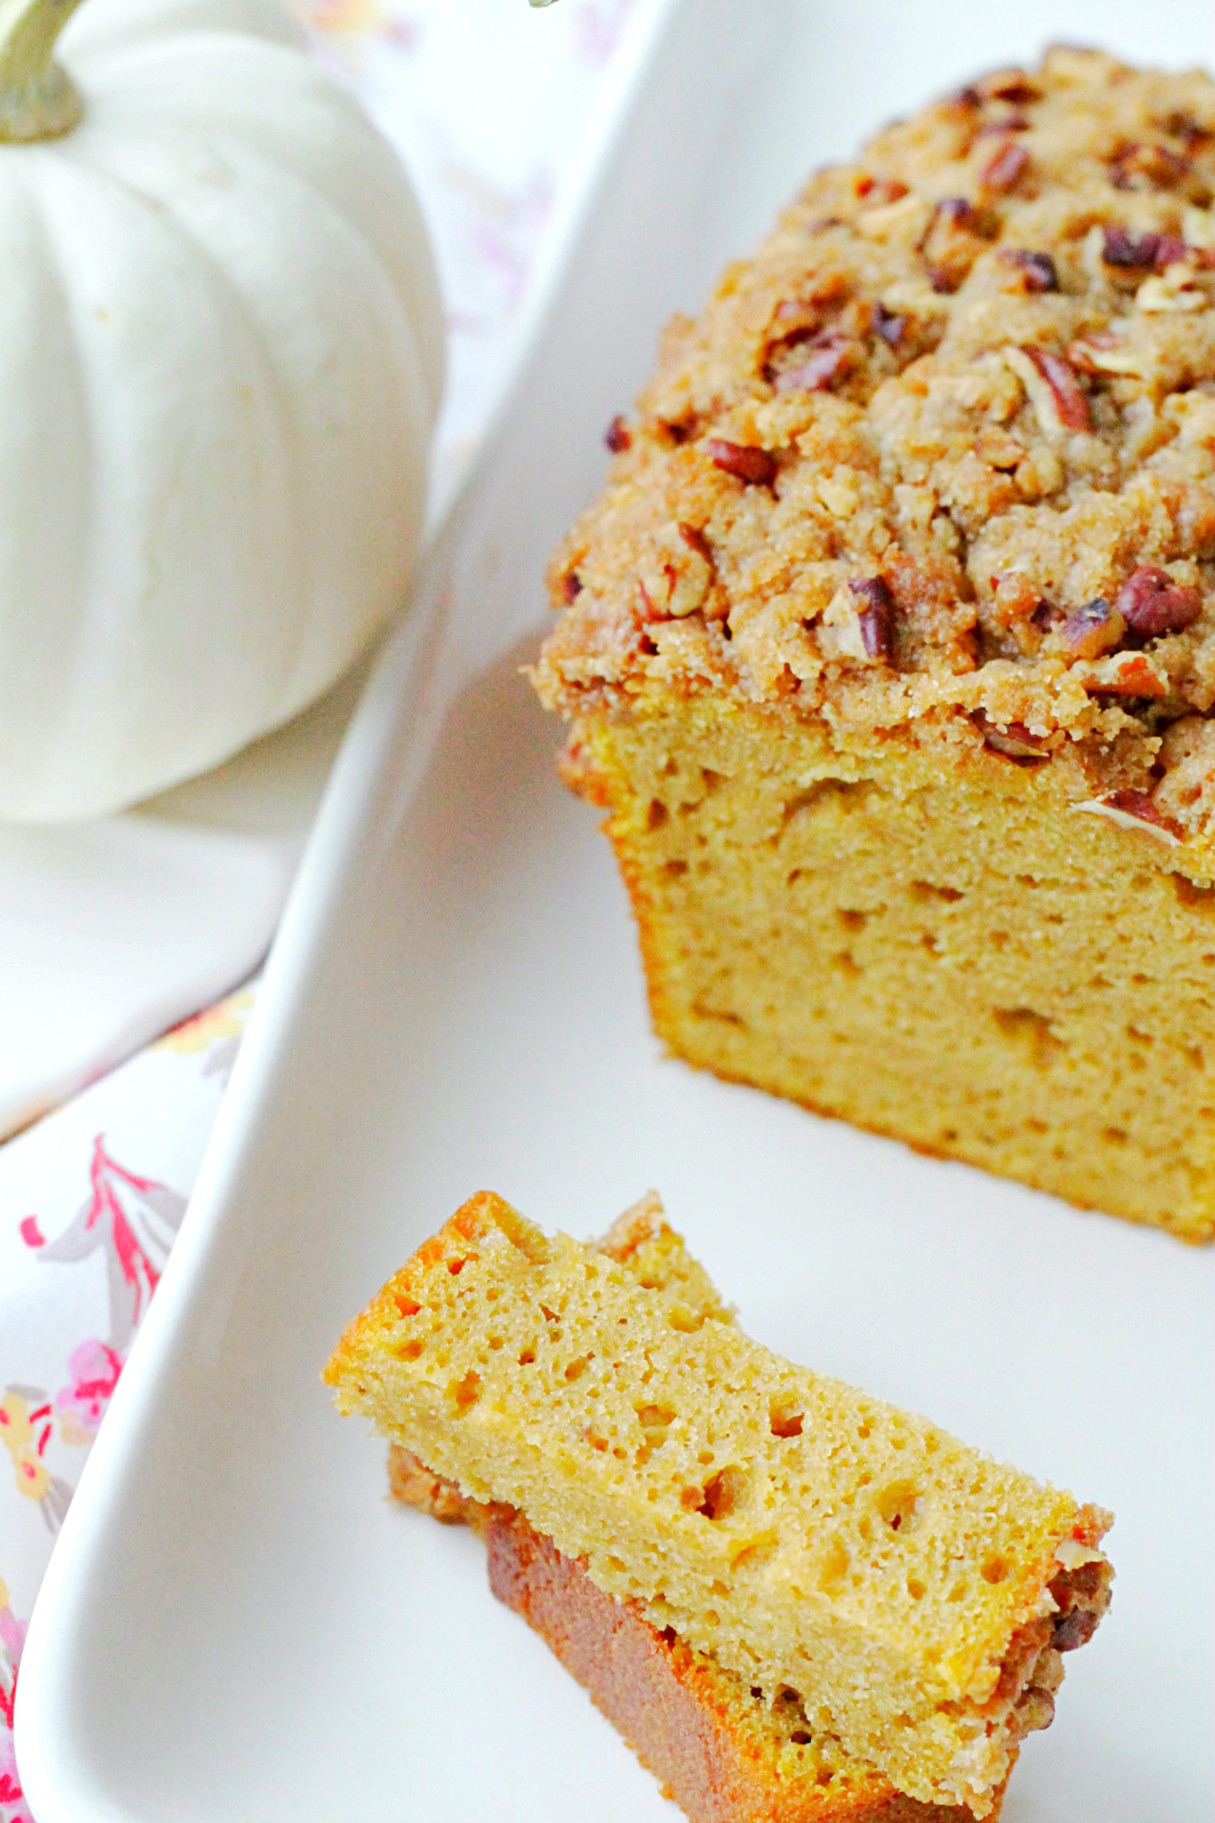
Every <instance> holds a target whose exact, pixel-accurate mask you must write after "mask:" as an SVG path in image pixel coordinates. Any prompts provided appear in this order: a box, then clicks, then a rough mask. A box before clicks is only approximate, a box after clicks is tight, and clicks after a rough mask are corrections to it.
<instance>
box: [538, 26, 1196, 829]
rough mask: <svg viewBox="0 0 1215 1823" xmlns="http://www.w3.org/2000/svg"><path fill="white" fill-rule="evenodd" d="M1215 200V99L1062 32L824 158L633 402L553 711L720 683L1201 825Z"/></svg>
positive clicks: (566, 576) (572, 580) (558, 566)
mask: <svg viewBox="0 0 1215 1823" xmlns="http://www.w3.org/2000/svg"><path fill="white" fill-rule="evenodd" d="M1213 202H1215V83H1213V82H1212V81H1211V79H1210V78H1209V77H1207V76H1205V75H1203V74H1202V73H1199V72H1190V73H1186V74H1180V75H1169V74H1163V73H1160V72H1153V71H1146V72H1140V71H1136V70H1132V69H1129V68H1127V67H1126V66H1124V65H1122V64H1119V63H1117V62H1115V61H1113V60H1112V59H1111V58H1109V57H1106V56H1104V55H1102V54H1100V53H1098V52H1095V51H1078V50H1074V49H1070V48H1067V49H1064V48H1056V49H1054V50H1052V51H1050V52H1049V53H1048V54H1047V56H1046V58H1045V60H1044V62H1043V64H1042V67H1041V68H1040V69H1039V70H1036V71H1033V72H1027V71H1024V70H1006V71H1001V72H998V73H997V74H995V75H992V76H989V77H987V78H985V79H983V80H981V81H978V82H976V83H974V84H973V85H972V86H970V87H967V88H965V89H963V90H962V91H961V92H960V93H959V94H957V95H954V96H951V97H950V98H948V99H947V100H944V101H941V102H938V103H936V104H935V105H933V106H931V107H929V108H927V109H926V110H924V111H923V112H922V113H920V114H918V115H916V116H915V117H914V118H913V119H911V120H909V121H906V122H902V123H899V124H898V125H896V126H893V127H891V128H889V129H888V130H887V131H885V132H883V133H882V134H880V135H879V136H878V137H877V138H876V139H875V140H874V141H873V142H872V143H871V144H870V146H869V147H868V148H867V150H866V151H865V153H864V154H863V155H862V157H861V159H860V162H859V163H857V164H853V165H841V166H836V167H832V168H830V169H828V170H825V171H823V172H821V173H819V174H818V175H817V176H815V177H814V178H813V179H812V180H811V181H810V183H809V184H808V185H807V187H806V188H805V190H804V191H803V193H802V194H801V196H800V197H799V199H798V200H797V201H796V202H795V203H794V205H793V206H792V207H791V208H790V209H789V210H788V211H787V213H786V214H785V215H784V217H783V218H782V219H781V221H780V222H779V224H778V226H777V228H776V230H775V231H774V233H773V234H772V235H771V236H770V237H769V239H768V240H767V241H766V242H765V243H764V245H763V246H762V247H761V248H760V250H759V252H758V253H757V254H756V256H755V257H754V258H753V259H750V260H747V261H743V262H739V263H737V264H735V265H733V266H731V267H730V268H729V269H728V270H727V272H726V273H725V275H724V277H723V279H722V281H721V283H720V285H719V286H718V289H717V292H716V293H715V295H714V297H713V298H712V300H711V301H710V303H709V305H708V308H707V309H706V311H705V313H704V315H703V316H702V317H701V319H700V320H699V322H696V323H693V322H691V321H689V320H687V319H684V318H679V319H676V321H675V322H674V323H673V324H672V325H671V327H670V328H669V330H668V331H667V334H666V337H665V339H664V344H663V350H662V357H661V360H660V365H659V369H658V372H657V374H656V376H655V378H654V380H653V381H652V382H651V384H650V385H649V387H648V388H647V390H646V392H645V393H644V394H643V396H642V398H641V400H640V402H639V404H638V406H637V409H636V411H635V412H634V413H633V415H632V416H630V417H628V418H618V419H616V420H614V422H613V424H612V426H611V429H610V431H609V437H608V442H609V447H610V448H611V450H612V451H613V463H612V469H611V474H610V479H609V485H608V487H607V490H606V492H605V494H604V495H603V497H602V498H601V499H600V501H599V502H598V503H597V504H596V505H595V506H594V507H593V508H592V509H591V510H590V511H589V512H588V513H586V514H585V515H584V516H583V518H582V520H581V521H580V522H579V524H578V525H577V526H576V527H575V529H574V531H573V532H572V533H571V535H570V536H569V538H568V539H567V540H566V542H565V544H564V545H563V547H562V548H561V550H560V551H559V552H558V554H557V556H556V558H555V559H554V564H553V568H552V578H551V580H552V591H553V597H554V601H555V603H556V605H558V606H560V607H563V608H564V609H565V612H564V614H563V617H562V620H561V622H560V623H559V625H558V628H557V630H556V631H555V632H554V634H553V635H552V636H551V637H550V639H549V641H548V642H547V644H546V647H545V650H544V653H543V655H542V657H541V660H540V662H539V665H538V666H537V670H536V674H535V675H536V682H537V685H538V687H539V688H540V691H541V694H542V695H543V696H544V697H545V699H546V700H547V701H548V702H549V703H550V704H551V705H553V706H555V707H558V708H560V709H561V710H562V711H563V712H565V713H566V714H570V715H579V714H581V713H583V712H585V711H586V710H587V709H588V708H592V707H595V706H607V707H609V708H619V707H623V706H625V705H627V704H628V703H629V702H630V701H633V700H636V699H637V698H639V697H642V698H643V697H644V696H645V695H646V694H647V693H652V692H660V693H669V692H670V691H672V690H693V689H704V688H710V689H716V690H724V691H726V692H729V693H731V694H733V695H735V696H737V697H739V698H741V699H743V700H746V701H748V702H751V703H754V704H759V705H764V706H768V707H771V708H772V709H773V710H775V711H778V712H781V713H788V714H793V715H798V716H806V717H816V716H822V717H825V718H826V719H827V720H828V721H829V722H830V723H831V724H832V726H833V727H834V728H836V729H837V730H838V731H840V732H843V733H846V732H847V731H849V730H851V731H855V732H856V733H858V734H864V733H866V732H872V731H879V730H892V731H905V732H906V733H908V734H910V735H911V736H913V737H914V738H916V739H921V740H932V739H945V740H948V741H951V742H954V743H959V742H960V743H964V744H969V745H971V746H974V747H979V746H983V747H986V748H987V749H988V750H989V751H991V752H994V753H996V754H998V755H1000V756H1001V757H1002V758H1004V759H1005V760H1007V761H1008V762H1009V763H1011V764H1016V765H1020V766H1037V765H1040V764H1041V763H1042V762H1044V761H1054V762H1056V763H1058V764H1059V765H1060V766H1061V767H1063V768H1066V770H1067V773H1068V784H1069V787H1070V788H1071V789H1073V791H1074V795H1075V796H1076V797H1077V798H1080V797H1083V798H1086V799H1091V800H1093V801H1094V802H1095V803H1098V804H1100V803H1102V802H1103V801H1105V800H1107V799H1109V798H1111V797H1112V796H1114V795H1116V794H1122V798H1123V800H1124V801H1123V802H1122V804H1121V806H1119V805H1118V804H1115V805H1114V806H1113V808H1114V809H1115V810H1116V811H1118V812H1119V814H1122V815H1125V816H1126V817H1128V818H1129V819H1130V820H1131V821H1132V822H1141V823H1143V824H1144V826H1147V827H1150V828H1154V829H1156V830H1157V831H1160V830H1163V831H1164V832H1165V833H1166V835H1169V836H1171V837H1172V838H1173V839H1184V838H1185V837H1186V836H1187V835H1191V834H1194V833H1196V832H1198V831H1200V830H1203V829H1205V828H1206V827H1207V825H1208V822H1209V820H1210V818H1211V815H1212V812H1215V745H1213V742H1215V735H1212V730H1211V724H1210V723H1209V722H1208V718H1209V717H1211V713H1212V709H1213V707H1215V208H1213V207H1212V204H1213ZM1131 799H1135V800H1136V802H1138V803H1139V806H1140V808H1142V806H1143V805H1146V806H1148V814H1146V815H1144V816H1142V817H1140V816H1138V814H1137V811H1136V809H1135V806H1134V804H1133V803H1131ZM1128 804H1129V805H1130V807H1129V808H1128Z"/></svg>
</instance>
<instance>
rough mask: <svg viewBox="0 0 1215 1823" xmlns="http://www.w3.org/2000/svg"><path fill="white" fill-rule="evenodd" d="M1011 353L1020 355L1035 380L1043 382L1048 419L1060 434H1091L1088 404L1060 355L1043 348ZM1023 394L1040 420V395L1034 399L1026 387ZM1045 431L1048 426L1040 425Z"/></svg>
mask: <svg viewBox="0 0 1215 1823" xmlns="http://www.w3.org/2000/svg"><path fill="white" fill-rule="evenodd" d="M1014 352H1016V353H1019V354H1020V355H1022V356H1023V357H1024V359H1025V360H1026V361H1027V362H1028V363H1029V365H1030V367H1032V369H1033V371H1034V372H1035V373H1036V374H1037V375H1038V377H1039V379H1041V380H1043V381H1045V383H1046V388H1047V390H1048V392H1049V396H1050V411H1049V415H1050V416H1053V417H1054V418H1055V420H1056V421H1057V422H1058V424H1059V425H1061V426H1062V427H1063V429H1064V430H1091V429H1092V428H1093V423H1092V418H1091V417H1090V415H1089V409H1088V400H1087V398H1086V397H1085V395H1084V392H1083V390H1082V388H1081V385H1080V382H1079V380H1078V379H1077V378H1076V371H1075V369H1074V367H1073V366H1072V364H1071V362H1070V361H1066V360H1064V358H1063V356H1062V355H1061V354H1051V352H1050V350H1049V349H1046V348H1021V349H1018V350H1015V351H1014ZM1020 373H1021V377H1022V379H1027V375H1026V374H1025V370H1024V369H1023V368H1022V369H1020ZM1026 390H1027V391H1028V392H1029V393H1030V398H1031V400H1032V402H1033V405H1034V409H1035V411H1037V413H1038V417H1039V420H1041V419H1042V416H1043V413H1042V411H1041V409H1040V408H1039V402H1040V399H1041V397H1042V394H1041V391H1040V390H1039V391H1038V394H1037V396H1035V391H1034V389H1033V388H1032V387H1030V386H1029V385H1027V388H1026ZM1048 428H1049V426H1048V425H1047V424H1045V423H1044V424H1043V429H1044V430H1045V429H1048Z"/></svg>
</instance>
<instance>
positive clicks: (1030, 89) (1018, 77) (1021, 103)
mask: <svg viewBox="0 0 1215 1823" xmlns="http://www.w3.org/2000/svg"><path fill="white" fill-rule="evenodd" d="M978 88H979V92H980V94H981V95H982V97H983V99H984V100H985V101H1007V102H1010V103H1011V104H1012V105H1013V106H1014V107H1018V108H1023V107H1027V106H1028V105H1029V103H1030V102H1031V101H1041V99H1042V91H1041V89H1040V88H1039V87H1038V86H1037V84H1036V83H1034V82H1031V80H1030V78H1029V77H1028V76H1027V75H1026V73H1025V71H1024V70H998V71H997V72H996V74H995V75H994V76H988V77H986V78H985V79H984V80H983V81H982V82H980V83H979V84H978Z"/></svg>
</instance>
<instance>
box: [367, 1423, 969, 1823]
mask: <svg viewBox="0 0 1215 1823" xmlns="http://www.w3.org/2000/svg"><path fill="white" fill-rule="evenodd" d="M389 1487H390V1491H391V1493H392V1495H393V1498H394V1499H396V1500H399V1501H401V1502H402V1504H404V1505H408V1506H413V1507H417V1508H418V1509H419V1510H420V1511H422V1512H426V1513H430V1514H431V1515H432V1516H433V1517H434V1518H436V1519H439V1520H441V1521H442V1522H443V1523H444V1524H446V1525H458V1524H466V1525H469V1526H471V1527H472V1529H473V1530H474V1531H476V1532H478V1533H480V1535H481V1536H482V1537H483V1538H484V1540H485V1544H486V1550H487V1555H488V1565H489V1583H490V1588H491V1589H492V1591H493V1593H494V1594H495V1595H496V1596H497V1598H498V1600H499V1601H500V1602H503V1603H504V1604H505V1605H506V1606H507V1607H508V1608H513V1609H514V1610H515V1612H516V1613H517V1614H520V1615H522V1617H523V1619H524V1620H526V1622H527V1623H528V1625H529V1626H530V1627H532V1628H533V1629H534V1630H535V1631H536V1632H537V1633H539V1635H540V1636H541V1638H542V1639H543V1640H544V1641H545V1643H546V1645H548V1646H549V1647H550V1648H551V1650H552V1651H553V1652H554V1653H555V1654H556V1656H557V1658H559V1659H560V1661H561V1663H562V1664H563V1665H564V1666H565V1669H566V1670H567V1671H568V1672H569V1673H570V1674H571V1676H573V1677H575V1678H576V1679H577V1680H578V1682H579V1683H580V1684H581V1685H582V1686H583V1688H584V1689H585V1690H586V1691H587V1692H588V1693H589V1695H590V1697H591V1699H592V1701H593V1702H594V1703H595V1705H596V1707H597V1708H599V1709H600V1710H601V1711H602V1712H603V1714H604V1715H605V1716H606V1717H607V1719H608V1721H609V1722H611V1723H612V1725H613V1727H614V1728H616V1729H617V1730H618V1731H619V1733H620V1734H621V1735H622V1736H623V1737H624V1739H625V1741H626V1742H627V1743H628V1745H629V1746H630V1747H631V1748H632V1749H633V1752H634V1753H635V1754H636V1755H637V1757H638V1759H639V1760H640V1761H641V1763H642V1765H643V1766H644V1767H645V1768H646V1770H647V1771H648V1772H651V1773H653V1775H654V1777H655V1778H656V1779H657V1780H658V1781H659V1782H660V1784H661V1785H662V1787H663V1790H664V1791H665V1792H666V1794H667V1795H668V1796H669V1797H672V1798H674V1800H675V1802H676V1803H677V1804H678V1805H679V1807H680V1809H681V1810H683V1812H684V1813H685V1815H686V1816H688V1817H689V1818H690V1819H691V1823H971V1818H972V1815H973V1813H972V1812H971V1811H969V1810H967V1809H966V1808H965V1806H962V1805H953V1804H949V1805H938V1804H922V1803H921V1802H920V1801H919V1799H918V1798H908V1797H906V1796H904V1794H903V1793H902V1792H898V1791H896V1790H895V1789H894V1787H893V1786H892V1785H891V1783H890V1781H889V1780H888V1779H885V1778H883V1777H882V1775H881V1774H880V1773H877V1772H874V1771H872V1770H871V1769H869V1768H867V1767H864V1766H862V1765H860V1764H859V1762H858V1761H856V1760H854V1759H852V1758H851V1757H850V1756H849V1755H848V1754H846V1753H845V1752H844V1751H843V1749H842V1748H841V1747H840V1744H839V1742H838V1741H836V1740H833V1739H832V1737H831V1736H829V1735H815V1734H812V1733H811V1731H810V1726H809V1723H808V1721H807V1719H806V1715H805V1711H804V1710H803V1708H802V1705H801V1703H800V1702H799V1701H798V1699H797V1697H796V1696H795V1695H794V1693H793V1692H792V1691H788V1690H787V1691H783V1692H782V1693H781V1694H780V1695H779V1696H778V1698H777V1699H776V1701H775V1702H773V1703H772V1704H771V1705H769V1704H767V1703H765V1702H764V1701H763V1700H762V1692H757V1691H755V1690H753V1689H752V1687H751V1686H750V1685H748V1684H747V1683H746V1682H745V1681H744V1680H743V1679H742V1678H740V1677H737V1676H735V1675H734V1674H733V1673H732V1672H729V1671H723V1670H722V1669H721V1667H720V1666H719V1665H718V1664H716V1663H715V1661H714V1660H713V1659H711V1658H709V1657H707V1656H706V1654H705V1653H703V1652H693V1651H692V1649H691V1647H690V1646H685V1645H684V1643H683V1641H682V1640H681V1639H679V1638H678V1636H677V1635H676V1634H675V1633H674V1632H673V1630H672V1629H671V1628H669V1627H668V1628H666V1629H665V1630H664V1631H662V1632H659V1630H658V1628H657V1627H654V1626H652V1625H651V1623H650V1622H649V1621H648V1620H646V1618H645V1616H644V1614H643V1613H642V1612H641V1609H640V1607H639V1605H638V1604H637V1603H636V1602H631V1601H620V1600H618V1599H617V1598H616V1597H614V1596H611V1595H605V1594H604V1593H603V1591H602V1590H601V1589H598V1588H596V1586H595V1584H594V1583H593V1582H592V1581H591V1579H590V1577H589V1576H588V1575H587V1573H586V1571H585V1570H584V1569H583V1568H582V1566H581V1564H578V1563H575V1562H574V1560H573V1559H572V1558H569V1557H566V1556H564V1555H563V1554H562V1553H561V1552H560V1551H558V1549H557V1547H556V1545H555V1544H553V1542H552V1540H551V1539H549V1538H542V1537H541V1536H540V1534H539V1533H538V1532H536V1531H535V1530H534V1529H533V1528H532V1527H531V1526H530V1525H529V1524H528V1522H527V1520H526V1519H524V1517H523V1515H522V1514H521V1513H516V1512H515V1511H514V1509H513V1508H512V1507H508V1506H500V1505H499V1506H485V1505H482V1504H481V1503H480V1502H478V1501H475V1500H468V1499H466V1498H465V1497H464V1496H463V1495H462V1494H461V1493H460V1490H459V1489H458V1488H457V1487H456V1485H455V1483H454V1482H450V1481H444V1480H443V1479H442V1478H441V1477H440V1476H436V1475H432V1474H431V1473H430V1471H429V1470H428V1469H426V1468H424V1467H423V1465H422V1464H421V1463H419V1462H418V1460H417V1458H416V1457H414V1456H411V1455H410V1454H409V1452H408V1451H407V1450H403V1449H402V1448H401V1447H400V1445H399V1444H395V1443H394V1444H390V1445H389ZM998 1811H999V1803H998V1801H997V1804H996V1808H995V1810H993V1812H992V1813H991V1814H992V1815H993V1816H995V1815H997V1814H998Z"/></svg>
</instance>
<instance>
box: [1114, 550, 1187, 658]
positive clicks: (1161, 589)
mask: <svg viewBox="0 0 1215 1823" xmlns="http://www.w3.org/2000/svg"><path fill="white" fill-rule="evenodd" d="M1116 606H1117V607H1118V609H1119V611H1120V612H1121V614H1122V615H1123V617H1124V618H1125V620H1126V623H1127V625H1128V626H1129V627H1130V628H1131V630H1132V632H1135V633H1138V634H1139V635H1140V636H1141V637H1142V638H1144V639H1157V638H1159V637H1160V635H1161V634H1162V633H1181V632H1184V630H1185V628H1186V627H1190V626H1193V624H1194V622H1195V621H1196V620H1197V619H1198V616H1199V615H1200V614H1201V613H1202V595H1201V593H1200V591H1199V590H1198V589H1194V588H1190V587H1189V586H1188V585H1186V584H1185V583H1180V582H1174V581H1173V578H1172V577H1171V576H1170V575H1169V573H1168V571H1167V570H1160V569H1157V567H1156V565H1155V564H1152V563H1143V564H1140V566H1139V568H1138V569H1137V570H1132V572H1131V574H1130V575H1129V576H1128V577H1127V579H1126V581H1125V582H1124V583H1123V585H1122V587H1121V588H1120V589H1119V591H1118V596H1117V601H1116Z"/></svg>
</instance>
